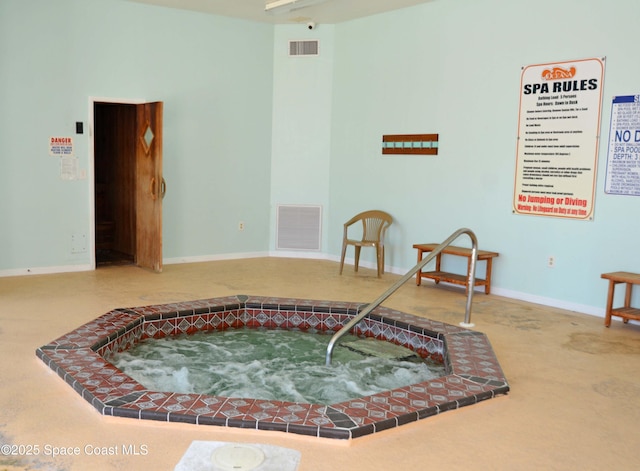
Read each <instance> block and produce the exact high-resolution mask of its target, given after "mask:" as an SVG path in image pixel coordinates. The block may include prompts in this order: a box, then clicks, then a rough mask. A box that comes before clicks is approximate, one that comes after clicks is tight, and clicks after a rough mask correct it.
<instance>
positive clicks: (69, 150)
mask: <svg viewBox="0 0 640 471" xmlns="http://www.w3.org/2000/svg"><path fill="white" fill-rule="evenodd" d="M49 155H53V156H55V157H68V156H70V155H73V138H72V137H56V136H53V137H50V138H49Z"/></svg>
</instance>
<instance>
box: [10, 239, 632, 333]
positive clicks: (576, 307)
mask: <svg viewBox="0 0 640 471" xmlns="http://www.w3.org/2000/svg"><path fill="white" fill-rule="evenodd" d="M262 257H283V258H305V259H318V260H329V261H334V262H340V257H338V256H335V255H328V254H326V253H321V252H303V251H285V250H276V251H268V252H244V253H229V254H218V255H199V256H195V257H173V258H166V259H164V260H163V263H164V264H165V265H172V264H178V263H199V262H215V261H219V260H237V259H246V258H262ZM354 262H355V260H354V259H353V258H345V264H346V265H353V264H354ZM360 266H361V267H363V268H371V269H373V270H375V269H376V264H375V262H367V261H361V262H360ZM92 269H93V268H92V266H91V265H90V264H83V265H63V266H55V267H35V268H17V269H11V270H0V278H2V277H9V276H24V275H52V274H56V273H71V272H81V271H91V270H92ZM385 271H386V272H387V273H393V274H396V275H404V274H405V273H406V272H407V271H406V269H401V268H398V267H393V266H385ZM426 281H430V280H426ZM476 289H477V291H478V294H481V292H484V288H483V287H477V288H476ZM491 293H492V294H495V295H497V296H503V297H505V298H509V299H517V300H520V301H525V302H529V303H533V304H540V305H542V306H548V307H553V308H557V309H564V310H567V311H573V312H578V313H581V314H588V315H592V316H597V317H602V318H604V316H605V310H604V308H598V307H594V306H588V305H586V304H578V303H571V302H567V301H562V300H559V299H554V298H548V297H545V296H536V295H533V294H529V293H523V292H520V291H513V290H508V289H503V288H500V287H498V286H492V287H491ZM478 294H476V296H477V295H478ZM633 323H634V324H635V322H633Z"/></svg>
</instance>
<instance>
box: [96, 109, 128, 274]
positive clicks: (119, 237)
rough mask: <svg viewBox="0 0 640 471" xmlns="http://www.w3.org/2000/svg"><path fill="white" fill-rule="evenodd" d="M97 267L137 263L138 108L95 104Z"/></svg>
mask: <svg viewBox="0 0 640 471" xmlns="http://www.w3.org/2000/svg"><path fill="white" fill-rule="evenodd" d="M93 107H94V109H93V116H94V127H93V129H94V185H95V186H94V188H95V260H96V267H104V266H109V265H130V264H134V263H135V262H136V191H135V190H136V105H133V104H126V103H103V102H94V105H93Z"/></svg>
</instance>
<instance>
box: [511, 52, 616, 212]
mask: <svg viewBox="0 0 640 471" xmlns="http://www.w3.org/2000/svg"><path fill="white" fill-rule="evenodd" d="M603 78H604V60H603V59H581V60H576V61H573V62H554V63H548V64H538V65H531V66H527V67H524V68H523V69H522V76H521V80H520V110H519V116H518V144H517V151H516V175H515V186H514V195H513V212H514V213H516V214H529V215H536V216H553V217H563V218H575V219H591V218H592V217H593V200H594V194H595V183H596V169H597V161H598V141H599V137H600V113H601V104H602V87H603Z"/></svg>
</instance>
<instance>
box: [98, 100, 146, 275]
mask: <svg viewBox="0 0 640 471" xmlns="http://www.w3.org/2000/svg"><path fill="white" fill-rule="evenodd" d="M96 103H115V104H121V105H141V104H143V103H148V100H145V99H141V98H113V97H96V96H90V97H89V119H88V125H87V128H88V133H89V139H88V141H89V143H88V146H89V162H88V165H87V179H88V180H89V232H88V233H89V253H90V254H91V256H90V257H89V265H90V269H91V270H95V269H96V181H95V157H96V156H95V147H94V146H95V133H94V129H93V126H94V119H95V116H94V112H93V110H94V106H95V104H96Z"/></svg>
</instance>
